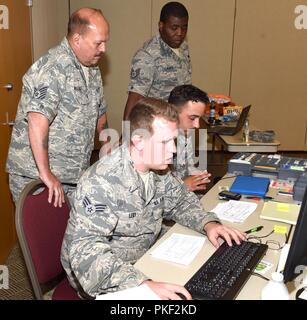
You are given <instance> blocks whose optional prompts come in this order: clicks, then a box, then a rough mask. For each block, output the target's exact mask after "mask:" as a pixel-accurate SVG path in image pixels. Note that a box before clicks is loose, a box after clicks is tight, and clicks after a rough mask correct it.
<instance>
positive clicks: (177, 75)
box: [124, 1, 192, 120]
mask: <svg viewBox="0 0 307 320" xmlns="http://www.w3.org/2000/svg"><path fill="white" fill-rule="evenodd" d="M188 21H189V13H188V11H187V9H186V8H185V7H184V5H182V4H181V3H179V2H175V1H172V2H169V3H167V4H165V5H164V6H163V8H162V9H161V14H160V21H159V33H158V34H157V35H156V36H154V37H153V38H152V39H150V40H149V41H147V42H145V43H144V45H143V47H142V48H141V49H139V50H138V51H137V52H136V54H135V55H134V57H133V59H132V63H131V73H130V84H129V86H128V91H129V92H128V99H127V102H126V107H125V112H124V119H125V120H127V119H128V117H129V114H130V112H131V110H132V108H133V107H134V106H135V104H136V103H137V102H138V101H139V100H141V99H142V98H144V97H153V98H157V99H162V100H165V101H167V99H168V96H169V94H170V92H171V90H172V89H173V88H174V87H176V86H178V85H181V84H190V83H191V82H192V67H191V59H190V54H189V48H188V44H187V42H186V41H185V37H186V34H187V30H188Z"/></svg>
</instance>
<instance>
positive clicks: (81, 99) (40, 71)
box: [6, 38, 106, 183]
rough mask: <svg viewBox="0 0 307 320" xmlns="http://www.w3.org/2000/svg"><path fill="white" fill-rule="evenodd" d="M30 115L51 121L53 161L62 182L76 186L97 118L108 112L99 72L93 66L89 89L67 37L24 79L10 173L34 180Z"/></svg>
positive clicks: (51, 160) (51, 157)
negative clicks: (35, 114)
mask: <svg viewBox="0 0 307 320" xmlns="http://www.w3.org/2000/svg"><path fill="white" fill-rule="evenodd" d="M28 112H38V113H41V114H43V115H44V116H46V117H47V118H48V120H49V144H48V153H49V162H50V168H51V171H52V172H53V173H54V174H55V175H56V176H57V177H58V178H59V179H60V180H61V181H62V182H67V183H76V182H77V180H78V178H79V177H80V176H81V174H82V172H83V171H84V170H85V169H87V168H88V167H89V163H90V156H91V153H92V150H93V146H94V134H95V129H96V124H97V119H98V118H99V117H100V116H101V115H103V114H104V113H105V112H106V103H105V100H104V96H103V88H102V80H101V74H100V70H99V68H98V67H91V68H89V84H88V85H87V83H86V80H85V76H84V73H83V70H82V67H81V64H80V62H79V61H78V59H77V57H76V56H75V54H74V53H73V51H72V49H71V48H70V45H69V43H68V41H67V39H66V38H64V40H63V41H62V43H61V44H60V45H59V46H57V47H55V48H53V49H51V50H49V52H48V54H46V55H45V56H43V57H41V58H40V59H39V60H38V61H37V62H36V63H34V64H33V66H32V67H31V68H30V69H29V71H28V72H27V73H26V75H25V76H24V77H23V88H22V96H21V100H20V102H19V106H18V112H17V116H16V121H15V125H14V129H13V133H12V140H11V144H10V148H9V155H8V160H7V169H6V170H7V172H9V173H12V174H16V175H20V176H25V177H30V178H36V177H38V170H37V167H36V164H35V161H34V158H33V155H32V151H31V147H30V143H29V137H28V120H27V113H28Z"/></svg>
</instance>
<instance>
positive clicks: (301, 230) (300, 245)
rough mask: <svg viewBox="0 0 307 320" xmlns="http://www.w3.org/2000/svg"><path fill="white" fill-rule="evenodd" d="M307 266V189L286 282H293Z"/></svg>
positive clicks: (293, 240) (297, 225) (287, 265)
mask: <svg viewBox="0 0 307 320" xmlns="http://www.w3.org/2000/svg"><path fill="white" fill-rule="evenodd" d="M303 266H305V267H306V266H307V188H306V189H305V194H304V197H303V201H302V205H301V210H300V213H299V216H298V219H297V223H296V227H295V230H294V234H293V239H292V242H291V245H290V249H289V253H288V257H287V261H286V265H285V269H284V271H283V274H284V282H289V281H292V280H293V279H294V278H296V277H297V276H298V275H299V274H301V273H302V272H303Z"/></svg>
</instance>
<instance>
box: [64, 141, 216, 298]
mask: <svg viewBox="0 0 307 320" xmlns="http://www.w3.org/2000/svg"><path fill="white" fill-rule="evenodd" d="M163 218H165V219H171V220H174V221H176V222H179V223H180V224H182V225H185V226H187V227H190V228H192V229H194V230H197V231H199V232H202V233H203V232H204V231H203V227H204V225H205V224H206V223H208V222H211V221H219V220H218V218H217V217H216V216H215V215H214V214H213V213H207V212H205V211H204V210H203V209H202V207H201V205H200V203H199V201H198V199H197V197H196V196H195V194H194V193H192V192H188V191H187V189H186V187H185V186H184V184H183V182H182V180H180V179H178V178H176V177H174V176H173V175H172V173H171V172H168V173H166V174H163V175H162V174H161V175H159V174H156V173H154V172H150V177H149V186H148V190H147V194H146V195H145V187H144V183H143V181H142V179H141V177H140V175H139V174H138V173H137V171H136V170H135V169H134V167H133V163H132V160H131V157H130V153H129V151H128V148H127V147H126V146H125V145H123V146H121V147H119V148H117V149H116V150H115V151H114V153H112V154H111V155H110V156H106V157H103V158H102V159H100V160H99V161H98V162H97V163H95V164H94V165H93V166H92V167H90V168H89V169H88V170H87V171H86V172H85V174H84V175H83V176H82V177H81V179H80V181H79V183H78V186H77V189H76V193H75V194H74V201H73V203H72V209H71V212H70V219H69V222H68V226H67V229H66V233H65V236H64V241H63V245H62V257H61V259H62V265H63V267H64V269H65V270H66V272H67V274H68V277H69V280H70V282H71V284H72V285H73V286H74V287H75V288H80V286H81V287H82V288H83V290H84V291H85V292H86V293H87V294H88V295H90V296H96V295H98V294H102V293H106V292H112V291H118V290H123V289H126V288H129V287H133V286H137V285H139V284H140V283H142V282H143V281H144V280H146V279H147V276H146V275H145V274H143V273H141V272H140V271H139V270H137V269H136V268H134V266H133V264H134V263H135V261H136V260H137V259H139V258H140V257H141V256H142V255H143V254H144V253H145V252H146V251H147V250H148V249H149V248H150V247H151V246H152V245H153V244H154V243H155V241H156V240H157V238H158V236H159V234H160V232H161V225H162V219H163Z"/></svg>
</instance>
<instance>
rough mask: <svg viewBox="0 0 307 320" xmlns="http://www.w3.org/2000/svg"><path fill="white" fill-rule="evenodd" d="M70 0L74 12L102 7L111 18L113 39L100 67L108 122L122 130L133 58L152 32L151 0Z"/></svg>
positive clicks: (107, 17) (111, 37) (108, 18)
mask: <svg viewBox="0 0 307 320" xmlns="http://www.w3.org/2000/svg"><path fill="white" fill-rule="evenodd" d="M70 3H71V4H70V5H71V12H73V11H75V10H77V9H79V8H80V7H83V6H89V7H94V8H99V9H101V10H102V11H103V13H104V15H105V17H106V19H107V20H108V21H109V24H110V40H109V42H108V43H107V53H106V55H105V56H104V57H103V58H102V62H101V71H102V76H103V81H104V90H105V95H106V99H107V103H108V107H109V108H108V122H109V126H110V127H111V128H114V129H116V130H117V131H118V132H121V122H122V116H123V112H124V107H125V104H126V100H127V87H128V82H129V75H130V62H131V58H132V56H133V54H134V51H135V50H136V48H138V47H140V46H141V45H142V43H143V42H144V41H146V40H147V39H148V38H149V37H150V35H151V29H150V20H151V6H150V3H151V0H129V1H123V0H87V1H84V0H71V1H70Z"/></svg>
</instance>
